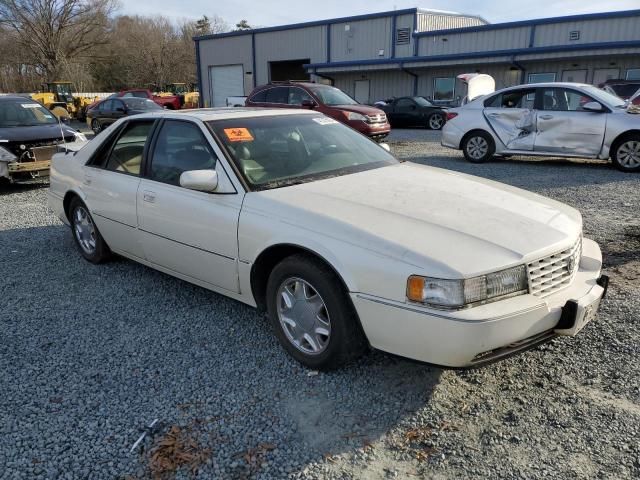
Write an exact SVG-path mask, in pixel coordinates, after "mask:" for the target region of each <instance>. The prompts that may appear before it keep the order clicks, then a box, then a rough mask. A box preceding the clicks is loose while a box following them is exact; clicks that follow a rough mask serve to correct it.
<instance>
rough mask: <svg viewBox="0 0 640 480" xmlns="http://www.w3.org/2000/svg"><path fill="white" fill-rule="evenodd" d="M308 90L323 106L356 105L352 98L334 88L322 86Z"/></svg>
mask: <svg viewBox="0 0 640 480" xmlns="http://www.w3.org/2000/svg"><path fill="white" fill-rule="evenodd" d="M310 90H311V91H312V92H313V93H314V94H315V95H316V96H317V97H318V98H319V99H320V101H321V102H322V103H324V104H325V105H357V104H358V102H356V101H355V100H354V99H353V98H351V97H350V96H349V95H347V94H346V93H344V92H343V91H342V90H340V89H339V88H336V87H329V86H322V87H311V88H310Z"/></svg>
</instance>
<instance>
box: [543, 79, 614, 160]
mask: <svg viewBox="0 0 640 480" xmlns="http://www.w3.org/2000/svg"><path fill="white" fill-rule="evenodd" d="M592 101H594V100H593V99H592V98H591V97H589V96H588V95H586V94H584V93H583V92H581V91H579V90H574V89H568V88H541V89H540V90H539V92H538V99H537V104H538V106H539V111H538V129H537V133H536V140H535V148H534V150H535V151H536V152H541V153H544V152H549V153H562V154H566V155H584V156H587V157H595V156H597V155H598V153H600V150H601V149H602V142H603V141H604V132H605V128H606V123H607V114H606V113H596V112H587V111H585V110H583V109H582V105H584V104H585V103H588V102H592Z"/></svg>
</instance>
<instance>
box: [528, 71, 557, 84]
mask: <svg viewBox="0 0 640 480" xmlns="http://www.w3.org/2000/svg"><path fill="white" fill-rule="evenodd" d="M555 81H556V74H555V73H530V74H529V82H528V83H546V82H555Z"/></svg>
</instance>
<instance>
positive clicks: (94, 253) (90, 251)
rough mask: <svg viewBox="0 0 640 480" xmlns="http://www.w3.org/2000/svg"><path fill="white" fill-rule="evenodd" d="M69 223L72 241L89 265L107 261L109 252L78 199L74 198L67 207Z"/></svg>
mask: <svg viewBox="0 0 640 480" xmlns="http://www.w3.org/2000/svg"><path fill="white" fill-rule="evenodd" d="M69 221H70V223H71V231H72V232H73V239H74V240H75V242H76V245H77V246H78V248H79V249H80V253H81V254H82V256H83V257H84V258H86V259H87V260H89V261H90V262H91V263H101V262H104V261H105V260H107V259H109V257H110V256H111V251H110V250H109V247H108V246H107V244H106V242H105V241H104V239H103V238H102V235H100V232H99V231H98V227H96V225H95V223H93V218H92V217H91V214H90V213H89V209H88V208H87V206H86V205H85V204H84V203H83V202H82V200H80V199H79V198H77V197H76V198H74V199H73V200H72V201H71V205H69Z"/></svg>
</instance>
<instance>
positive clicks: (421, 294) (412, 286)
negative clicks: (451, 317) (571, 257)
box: [407, 265, 528, 309]
mask: <svg viewBox="0 0 640 480" xmlns="http://www.w3.org/2000/svg"><path fill="white" fill-rule="evenodd" d="M527 287H528V286H527V271H526V269H525V266H524V265H520V266H518V267H514V268H509V269H507V270H501V271H499V272H495V273H490V274H488V275H481V276H479V277H474V278H468V279H461V280H448V279H443V278H432V277H421V276H419V275H412V276H410V277H409V279H408V280H407V298H408V299H409V300H411V301H413V302H420V303H424V304H425V305H429V306H432V307H435V308H450V309H456V308H458V309H459V308H464V307H468V306H472V305H475V304H479V303H486V302H488V301H495V300H498V299H499V298H501V297H504V296H507V295H512V294H515V293H525V292H526V291H527Z"/></svg>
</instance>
